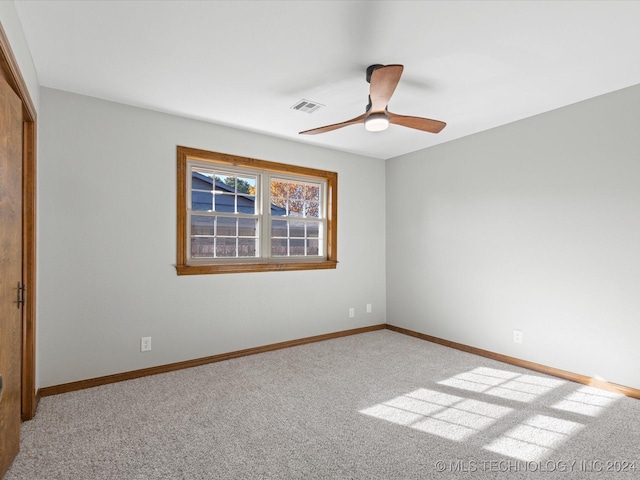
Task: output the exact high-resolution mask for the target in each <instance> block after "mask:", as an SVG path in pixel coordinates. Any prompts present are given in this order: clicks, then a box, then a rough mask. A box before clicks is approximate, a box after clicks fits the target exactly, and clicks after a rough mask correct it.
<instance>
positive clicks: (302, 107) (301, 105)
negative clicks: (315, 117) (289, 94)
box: [291, 99, 324, 113]
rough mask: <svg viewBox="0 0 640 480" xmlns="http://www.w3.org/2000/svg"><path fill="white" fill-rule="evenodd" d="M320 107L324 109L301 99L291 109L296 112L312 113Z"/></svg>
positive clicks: (318, 104) (317, 104)
mask: <svg viewBox="0 0 640 480" xmlns="http://www.w3.org/2000/svg"><path fill="white" fill-rule="evenodd" d="M320 107H324V105H322V104H321V103H318V102H312V101H311V100H305V99H302V100H300V101H299V102H296V103H295V104H294V105H293V106H292V107H291V108H293V109H294V110H298V111H299V112H306V113H313V112H315V111H316V110H318V109H319V108H320Z"/></svg>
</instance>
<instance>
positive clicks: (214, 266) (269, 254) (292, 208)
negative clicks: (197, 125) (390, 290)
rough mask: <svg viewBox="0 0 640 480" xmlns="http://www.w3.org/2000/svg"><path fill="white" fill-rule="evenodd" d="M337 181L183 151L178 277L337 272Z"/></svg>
mask: <svg viewBox="0 0 640 480" xmlns="http://www.w3.org/2000/svg"><path fill="white" fill-rule="evenodd" d="M336 217H337V174H336V173H333V172H326V171H323V170H315V169H308V168H304V167H297V166H292V165H284V164H279V163H275V162H267V161H264V160H255V159H249V158H244V157H238V156H231V155H226V154H220V153H215V152H206V151H202V150H195V149H189V148H186V147H178V262H177V266H176V267H177V270H178V274H199V273H230V272H243V271H273V270H301V269H318V268H335V266H336V264H337V261H336V243H337V231H336V227H337V225H336V220H337V218H336Z"/></svg>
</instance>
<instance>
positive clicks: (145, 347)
mask: <svg viewBox="0 0 640 480" xmlns="http://www.w3.org/2000/svg"><path fill="white" fill-rule="evenodd" d="M149 350H151V337H142V338H141V339H140V351H141V352H148V351H149Z"/></svg>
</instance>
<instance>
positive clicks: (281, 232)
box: [271, 220, 287, 237]
mask: <svg viewBox="0 0 640 480" xmlns="http://www.w3.org/2000/svg"><path fill="white" fill-rule="evenodd" d="M271 236H272V237H286V236H287V221H286V220H271Z"/></svg>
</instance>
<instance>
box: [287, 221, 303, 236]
mask: <svg viewBox="0 0 640 480" xmlns="http://www.w3.org/2000/svg"><path fill="white" fill-rule="evenodd" d="M289 236H290V237H304V223H303V222H290V223H289Z"/></svg>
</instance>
